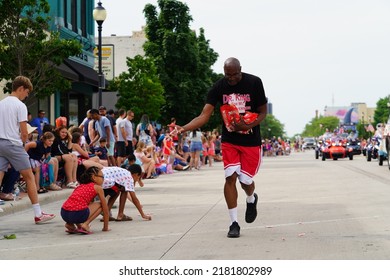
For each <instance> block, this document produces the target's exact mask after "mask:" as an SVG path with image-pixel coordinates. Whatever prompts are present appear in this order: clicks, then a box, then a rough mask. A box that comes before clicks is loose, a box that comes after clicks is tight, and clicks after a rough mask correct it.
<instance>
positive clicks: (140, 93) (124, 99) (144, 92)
mask: <svg viewBox="0 0 390 280" xmlns="http://www.w3.org/2000/svg"><path fill="white" fill-rule="evenodd" d="M127 66H128V67H129V71H128V72H124V73H122V74H120V75H119V78H118V79H117V80H116V81H115V84H116V87H117V89H118V96H119V99H118V102H117V104H116V107H117V108H126V109H131V110H132V111H133V112H134V113H135V117H136V119H139V118H140V117H141V115H142V114H147V115H148V116H149V119H151V120H157V119H158V118H160V108H161V106H163V105H164V104H165V99H164V96H163V93H164V88H163V87H162V85H161V83H160V80H159V78H158V75H157V69H156V66H155V65H154V63H153V61H152V60H151V59H150V58H143V57H142V56H140V55H137V56H135V57H134V58H133V59H131V58H127Z"/></svg>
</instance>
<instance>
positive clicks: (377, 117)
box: [374, 96, 390, 127]
mask: <svg viewBox="0 0 390 280" xmlns="http://www.w3.org/2000/svg"><path fill="white" fill-rule="evenodd" d="M389 102H390V98H389V96H386V97H384V98H381V99H379V100H378V102H377V103H376V109H375V112H374V127H375V126H376V125H377V124H378V123H387V119H388V118H389V107H388V106H387V104H388V103H389Z"/></svg>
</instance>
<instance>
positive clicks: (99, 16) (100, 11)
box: [93, 1, 107, 107]
mask: <svg viewBox="0 0 390 280" xmlns="http://www.w3.org/2000/svg"><path fill="white" fill-rule="evenodd" d="M106 17H107V12H106V9H104V7H103V6H102V3H101V2H100V1H99V2H98V5H97V7H95V9H93V19H94V20H95V21H96V23H97V25H98V59H99V73H98V75H99V92H98V94H99V107H100V106H101V105H102V103H103V96H102V90H103V85H104V75H103V71H102V25H103V22H104V20H105V19H106Z"/></svg>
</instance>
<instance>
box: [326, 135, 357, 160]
mask: <svg viewBox="0 0 390 280" xmlns="http://www.w3.org/2000/svg"><path fill="white" fill-rule="evenodd" d="M327 158H328V159H333V160H338V159H339V158H349V160H353V149H352V148H350V147H347V139H346V138H341V137H337V138H331V139H328V140H327V141H326V145H325V146H324V147H323V148H322V160H323V161H324V160H325V159H327Z"/></svg>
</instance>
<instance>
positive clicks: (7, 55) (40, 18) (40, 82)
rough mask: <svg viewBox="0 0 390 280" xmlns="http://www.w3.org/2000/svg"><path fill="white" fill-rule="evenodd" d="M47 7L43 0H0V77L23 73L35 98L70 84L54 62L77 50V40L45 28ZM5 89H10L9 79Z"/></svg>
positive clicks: (62, 88)
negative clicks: (28, 80) (28, 79)
mask: <svg viewBox="0 0 390 280" xmlns="http://www.w3.org/2000/svg"><path fill="white" fill-rule="evenodd" d="M49 11H50V6H49V4H48V2H47V1H45V0H18V1H14V0H2V1H0V46H1V47H0V64H1V67H0V80H1V79H4V80H7V81H10V80H12V79H13V78H15V77H16V76H18V75H24V76H27V77H29V78H30V79H31V81H32V83H33V85H34V92H35V95H36V96H37V97H38V98H43V97H46V96H49V95H51V94H53V93H54V92H56V91H57V90H59V91H64V90H66V89H69V88H70V86H71V84H70V82H69V81H67V80H66V79H65V78H63V77H62V75H61V74H60V73H59V71H58V70H57V69H56V68H55V67H54V65H60V64H61V63H62V62H63V60H64V59H65V58H67V57H69V56H73V55H76V54H79V53H80V51H81V44H80V43H79V42H78V41H77V40H64V39H60V37H59V33H58V32H53V33H49V32H48V30H49V22H50V17H49V16H48V13H49ZM5 92H10V83H8V84H7V86H6V88H5Z"/></svg>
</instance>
